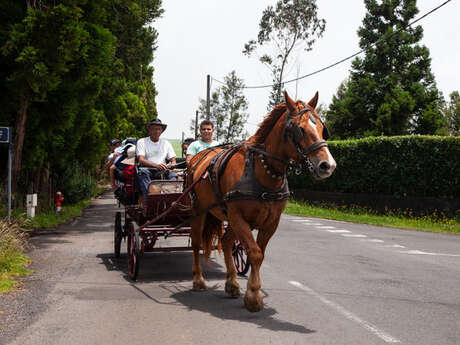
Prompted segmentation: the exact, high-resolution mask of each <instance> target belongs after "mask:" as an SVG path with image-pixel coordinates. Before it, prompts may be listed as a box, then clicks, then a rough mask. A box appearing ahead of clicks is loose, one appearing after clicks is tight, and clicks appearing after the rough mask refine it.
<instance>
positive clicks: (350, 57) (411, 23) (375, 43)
mask: <svg viewBox="0 0 460 345" xmlns="http://www.w3.org/2000/svg"><path fill="white" fill-rule="evenodd" d="M451 1H452V0H447V1H445V2H443V3H442V4H441V5H439V6H437V7H435V8H433V9H432V10H431V11H429V12H427V13H425V14H424V15H423V16H421V17H420V18H417V19H416V20H414V21H413V22H410V23H409V24H407V25H406V26H404V27H402V28H400V29H398V30H396V31H395V32H393V33H392V34H390V35H388V36H384V37H381V38H380V39H378V40H377V41H375V42H374V43H372V44H371V45H370V46H369V47H367V48H365V49H362V50H360V51H359V52H357V53H354V54H352V55H350V56H347V57H346V58H343V59H342V60H339V61H337V62H334V63H333V64H330V65H328V66H326V67H323V68H320V69H318V70H316V71H314V72H311V73H308V74H305V75H303V76H301V77H298V78H294V79H290V80H286V81H283V82H281V83H279V84H288V83H292V82H294V81H297V80H301V79H304V78H307V77H311V76H312V75H315V74H318V73H320V72H323V71H325V70H327V69H330V68H332V67H335V66H337V65H340V64H341V63H343V62H345V61H347V60H350V59H352V58H354V57H355V56H357V55H359V54H361V53H363V52H366V51H368V50H369V49H370V48H372V47H374V46H376V45H377V44H378V43H380V42H382V41H386V40H387V39H389V38H391V37H393V36H394V35H396V34H398V33H400V32H401V31H403V30H405V29H406V28H408V27H409V26H412V25H413V24H415V23H417V22H418V21H420V20H422V19H423V18H425V17H427V16H428V15H430V14H432V13H433V12H435V11H437V10H439V9H440V8H441V7H443V6H444V5H446V4H447V3H449V2H451ZM211 79H212V80H214V81H215V82H217V83H220V84H225V83H224V82H222V81H220V80H217V79H215V78H213V77H212V76H211ZM279 84H278V83H277V84H271V85H257V86H244V87H241V89H264V88H268V87H273V86H276V85H279Z"/></svg>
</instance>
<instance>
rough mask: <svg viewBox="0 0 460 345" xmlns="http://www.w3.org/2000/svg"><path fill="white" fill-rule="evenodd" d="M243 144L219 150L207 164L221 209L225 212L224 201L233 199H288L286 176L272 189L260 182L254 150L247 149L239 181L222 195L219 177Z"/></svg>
mask: <svg viewBox="0 0 460 345" xmlns="http://www.w3.org/2000/svg"><path fill="white" fill-rule="evenodd" d="M242 146H243V145H237V146H234V147H232V148H230V149H228V150H224V151H221V152H219V153H218V154H217V155H216V156H214V158H213V159H212V161H211V163H210V164H209V167H208V169H209V179H210V182H211V185H212V188H213V191H214V194H215V196H216V199H217V200H218V201H222V204H221V205H222V210H223V211H224V213H225V214H226V213H227V207H226V205H225V202H229V201H235V200H256V201H262V202H264V201H285V200H287V199H289V197H290V193H289V187H288V182H287V178H286V176H284V178H283V184H282V185H281V187H280V188H279V189H276V190H273V189H269V188H266V187H264V186H262V185H261V184H260V182H259V181H258V180H257V178H256V175H255V169H254V162H255V155H256V152H255V151H253V150H247V151H246V153H245V157H244V161H245V164H244V170H243V174H242V175H241V178H240V179H239V181H238V182H237V183H236V184H235V185H234V186H233V187H232V188H231V189H230V191H229V192H228V193H226V194H225V195H222V192H221V191H220V183H219V181H220V178H221V176H222V174H223V172H224V171H225V168H226V167H227V164H228V162H229V161H230V158H231V157H232V156H233V155H234V154H235V153H236V152H238V151H239V150H240V149H241V147H242Z"/></svg>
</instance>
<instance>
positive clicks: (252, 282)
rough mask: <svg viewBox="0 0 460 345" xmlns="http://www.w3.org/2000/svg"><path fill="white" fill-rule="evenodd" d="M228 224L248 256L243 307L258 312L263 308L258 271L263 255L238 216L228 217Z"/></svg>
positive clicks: (249, 228)
mask: <svg viewBox="0 0 460 345" xmlns="http://www.w3.org/2000/svg"><path fill="white" fill-rule="evenodd" d="M229 223H230V226H231V227H232V229H233V231H235V235H236V236H237V238H238V239H239V240H240V241H241V242H242V243H243V246H244V248H245V249H246V253H247V254H248V261H249V262H250V264H251V273H250V275H249V279H248V285H247V289H246V294H245V295H244V306H245V307H246V309H247V310H249V311H251V312H256V311H260V310H262V308H263V301H262V293H261V292H260V288H261V287H262V282H261V280H260V274H259V269H260V265H261V263H262V261H263V257H264V255H263V253H262V251H261V250H260V248H259V246H258V245H257V243H256V241H255V240H254V237H253V236H252V232H251V230H252V229H251V227H250V226H249V224H248V223H246V221H245V220H244V219H243V218H242V217H241V216H240V215H239V214H236V215H235V214H233V215H229Z"/></svg>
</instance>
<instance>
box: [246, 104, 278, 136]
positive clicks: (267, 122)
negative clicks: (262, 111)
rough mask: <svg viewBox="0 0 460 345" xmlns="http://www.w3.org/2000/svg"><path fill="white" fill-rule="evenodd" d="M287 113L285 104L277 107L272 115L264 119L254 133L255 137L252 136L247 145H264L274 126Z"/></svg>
mask: <svg viewBox="0 0 460 345" xmlns="http://www.w3.org/2000/svg"><path fill="white" fill-rule="evenodd" d="M285 111H286V104H285V103H281V104H278V105H277V106H275V107H274V108H273V110H272V111H271V113H270V114H268V115H267V116H266V117H265V118H264V120H263V121H262V122H261V123H260V124H259V128H258V129H257V131H256V132H255V133H254V135H252V136H251V137H250V138H249V139H248V140H247V143H248V144H252V145H258V144H263V143H264V141H265V139H266V138H267V135H268V134H269V133H270V131H271V130H272V128H273V126H275V124H276V122H277V121H278V119H279V118H280V117H281V115H283V114H284V112H285Z"/></svg>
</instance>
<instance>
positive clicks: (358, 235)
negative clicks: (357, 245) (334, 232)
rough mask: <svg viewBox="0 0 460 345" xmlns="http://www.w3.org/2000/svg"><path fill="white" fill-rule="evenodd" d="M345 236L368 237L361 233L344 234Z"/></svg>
mask: <svg viewBox="0 0 460 345" xmlns="http://www.w3.org/2000/svg"><path fill="white" fill-rule="evenodd" d="M342 236H343V237H367V236H366V235H360V234H342Z"/></svg>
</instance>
